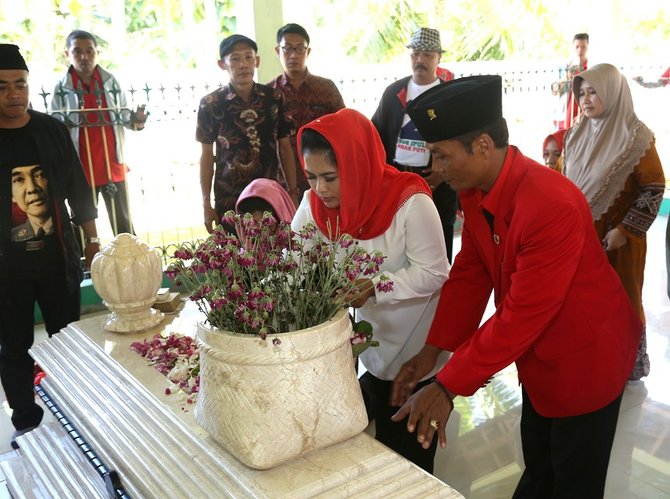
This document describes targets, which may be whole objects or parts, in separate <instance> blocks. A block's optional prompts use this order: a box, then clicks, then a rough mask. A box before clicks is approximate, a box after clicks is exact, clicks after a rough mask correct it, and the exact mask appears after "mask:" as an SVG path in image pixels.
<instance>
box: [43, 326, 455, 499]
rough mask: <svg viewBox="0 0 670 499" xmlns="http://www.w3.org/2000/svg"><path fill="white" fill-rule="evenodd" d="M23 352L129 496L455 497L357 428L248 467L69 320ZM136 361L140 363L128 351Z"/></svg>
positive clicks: (448, 490)
mask: <svg viewBox="0 0 670 499" xmlns="http://www.w3.org/2000/svg"><path fill="white" fill-rule="evenodd" d="M128 343H129V342H128ZM31 354H32V356H33V358H35V360H36V361H37V362H38V363H39V364H40V366H41V367H42V369H44V371H45V372H46V373H47V376H46V378H45V379H44V380H43V381H42V387H43V388H44V390H45V391H46V392H48V394H49V395H50V396H51V398H52V399H53V400H54V401H55V402H56V403H57V404H58V406H59V408H60V409H61V411H62V412H63V413H64V414H65V415H66V416H67V418H68V420H69V421H70V422H71V423H72V425H73V426H74V428H76V430H77V431H78V432H79V434H81V436H82V437H83V438H84V439H85V440H86V441H87V442H88V444H89V445H90V446H91V448H92V449H94V451H95V452H96V453H97V454H98V456H99V457H100V459H101V460H102V461H103V462H104V463H105V465H106V466H107V467H108V468H109V469H112V470H115V471H116V472H117V473H118V474H119V476H120V479H121V484H122V486H123V487H124V488H125V490H126V492H127V493H128V495H129V496H130V497H132V498H145V497H146V498H154V497H155V498H164V497H170V498H188V499H191V498H194V497H216V498H223V497H244V498H254V497H259V498H260V497H291V498H296V499H297V498H303V497H304V498H308V497H310V498H311V497H324V498H326V497H328V498H330V497H332V498H338V499H339V498H342V497H366V498H375V497H380V498H381V497H384V498H386V497H391V496H397V497H418V498H420V497H426V498H429V497H430V498H433V497H447V498H462V496H461V495H460V494H459V493H458V492H456V491H455V490H453V489H451V488H450V487H448V486H447V485H445V484H444V483H442V482H440V481H439V480H437V479H435V478H434V477H432V476H431V475H429V474H427V473H425V472H424V471H423V470H421V469H419V468H417V467H416V466H414V465H413V464H412V463H410V462H409V461H407V460H405V459H403V458H402V457H400V456H398V455H397V454H395V453H393V452H391V451H390V450H388V449H386V448H385V447H384V446H382V445H381V444H379V443H378V442H376V441H375V440H374V439H372V438H371V437H369V436H368V435H366V434H361V435H358V436H356V437H354V438H352V439H349V440H347V441H345V442H342V443H340V444H336V445H334V446H332V447H329V448H327V449H324V450H322V451H315V452H313V453H309V454H306V455H305V456H302V457H300V458H298V459H295V460H293V461H290V462H289V463H286V464H284V465H281V466H278V467H277V468H274V469H271V470H266V471H258V470H252V469H250V468H247V467H246V466H244V465H243V464H241V463H240V462H239V461H237V460H236V459H235V458H233V457H232V456H230V455H229V454H228V453H227V452H226V451H225V450H224V449H223V448H222V447H221V446H220V445H219V444H218V443H217V442H215V441H214V440H213V439H211V438H210V437H209V436H207V435H206V434H205V433H204V431H202V429H201V428H199V427H198V426H197V424H195V421H194V420H193V417H192V415H191V413H188V414H184V413H181V414H179V413H178V412H177V414H179V416H180V417H177V415H176V414H175V412H176V411H175V408H174V407H172V409H171V408H170V407H169V405H170V404H169V403H164V402H163V401H161V400H159V399H158V398H157V397H156V396H154V395H153V394H152V393H151V392H150V391H149V390H147V389H146V388H145V387H144V386H143V384H142V383H140V382H139V381H138V380H137V379H136V378H135V377H134V376H133V375H132V374H131V373H130V372H129V371H128V370H126V369H125V368H124V367H123V366H121V365H120V364H119V363H118V362H117V361H116V360H114V359H113V358H112V357H111V356H110V355H108V354H107V353H106V352H105V351H104V350H103V349H102V348H101V347H100V346H98V345H97V344H96V343H94V342H93V341H92V340H91V339H90V338H89V336H88V335H87V334H86V333H85V332H84V331H83V330H82V329H80V328H79V327H78V325H77V324H76V323H75V324H72V325H70V326H68V327H67V328H65V329H63V330H62V331H61V332H60V333H59V334H57V335H54V336H53V337H52V338H50V339H48V340H46V341H43V342H41V343H40V344H38V345H36V346H35V347H34V348H33V349H31ZM132 362H135V359H134V358H133V360H132ZM136 362H137V364H143V363H144V362H145V361H144V360H143V359H141V358H140V357H139V356H137V359H136ZM143 367H144V366H143ZM130 368H134V367H130ZM149 371H151V373H152V374H155V375H156V376H158V377H159V378H161V376H160V375H158V374H157V373H155V372H154V371H153V370H152V369H149ZM145 381H146V380H145ZM154 388H155V386H154Z"/></svg>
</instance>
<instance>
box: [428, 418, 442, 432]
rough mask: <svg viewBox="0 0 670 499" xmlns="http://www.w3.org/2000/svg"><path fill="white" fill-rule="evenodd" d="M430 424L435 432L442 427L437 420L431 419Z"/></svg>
mask: <svg viewBox="0 0 670 499" xmlns="http://www.w3.org/2000/svg"><path fill="white" fill-rule="evenodd" d="M429 424H430V426H431V427H432V428H433V429H434V430H437V429H438V428H439V427H440V423H438V422H437V419H431V420H430V423H429Z"/></svg>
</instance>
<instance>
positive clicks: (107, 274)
mask: <svg viewBox="0 0 670 499" xmlns="http://www.w3.org/2000/svg"><path fill="white" fill-rule="evenodd" d="M91 280H92V281H93V287H95V290H96V291H97V293H98V294H99V295H100V297H101V298H102V299H103V303H104V304H105V305H106V306H107V308H109V309H110V310H111V311H112V313H111V314H110V315H109V316H108V317H107V320H106V321H105V325H104V328H105V329H106V330H107V331H113V332H116V333H134V332H138V331H143V330H145V329H149V328H152V327H154V326H156V325H157V324H158V323H159V322H160V321H161V320H162V319H163V313H162V312H160V311H158V310H156V309H154V308H151V306H152V305H153V304H154V302H155V301H156V292H157V291H158V290H159V289H160V285H161V282H162V280H163V267H162V263H161V258H160V256H159V255H158V252H157V251H156V250H155V249H154V248H151V247H149V245H148V244H146V243H144V242H142V241H140V240H139V239H138V238H137V236H133V235H132V234H126V233H123V234H119V235H117V236H116V237H115V238H114V239H113V240H112V242H111V243H109V244H108V245H107V246H105V247H104V248H102V249H101V250H100V252H98V254H97V255H95V257H94V258H93V262H91Z"/></svg>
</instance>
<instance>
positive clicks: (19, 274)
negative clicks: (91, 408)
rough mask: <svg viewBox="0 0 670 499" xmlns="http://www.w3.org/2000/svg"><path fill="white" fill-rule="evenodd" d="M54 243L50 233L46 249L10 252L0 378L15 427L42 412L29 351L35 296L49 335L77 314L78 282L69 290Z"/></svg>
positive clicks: (0, 311) (1, 317)
mask: <svg viewBox="0 0 670 499" xmlns="http://www.w3.org/2000/svg"><path fill="white" fill-rule="evenodd" d="M58 244H59V243H58V240H57V238H56V237H54V236H52V237H50V238H49V243H48V245H47V247H46V248H44V249H41V250H38V251H25V250H21V251H17V250H12V252H11V257H10V262H11V263H10V275H9V283H8V285H9V289H10V293H11V300H12V301H11V303H10V304H9V305H8V306H0V380H1V381H2V387H3V389H4V391H5V396H6V397H7V402H8V404H9V406H10V407H11V408H12V410H13V412H12V424H13V425H14V427H15V428H16V429H17V430H22V429H24V428H29V427H31V426H37V425H38V424H39V423H40V421H41V420H42V413H43V411H42V408H41V407H40V406H38V405H37V404H36V403H35V397H34V394H33V365H34V361H33V359H32V358H31V357H30V354H29V353H28V349H29V348H31V347H32V345H33V341H34V332H35V312H34V310H35V302H37V303H38V304H39V306H40V310H41V311H42V316H43V317H44V324H45V327H46V330H47V333H48V335H49V336H52V335H53V334H54V333H57V332H58V331H60V330H61V328H63V327H65V326H66V325H67V324H69V323H70V322H72V321H75V320H78V319H79V311H80V295H81V291H80V288H79V286H76V287H75V288H76V289H75V290H73V291H70V292H68V290H67V287H66V284H65V272H64V268H65V264H64V263H63V257H62V256H61V253H60V249H59V248H58V247H57V245H58Z"/></svg>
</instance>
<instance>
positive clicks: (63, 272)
mask: <svg viewBox="0 0 670 499" xmlns="http://www.w3.org/2000/svg"><path fill="white" fill-rule="evenodd" d="M28 107H29V92H28V67H27V65H26V62H25V60H24V59H23V57H22V56H21V54H20V53H19V49H18V47H17V46H16V45H10V44H0V203H1V204H2V207H1V208H0V379H1V380H2V386H3V389H4V390H5V395H6V397H7V402H8V403H9V406H10V407H11V408H12V411H13V412H12V424H13V425H14V427H15V429H16V431H15V432H14V435H13V436H12V441H11V444H12V447H14V448H17V447H18V445H17V443H16V438H17V437H18V436H20V435H23V434H24V433H26V432H28V431H30V430H32V429H34V428H35V427H36V426H37V425H39V424H40V422H41V420H42V415H43V410H42V408H41V407H40V406H39V405H37V404H36V403H35V398H34V394H33V389H32V388H33V366H34V362H33V360H32V359H31V357H30V354H29V353H28V350H29V349H30V347H31V346H32V344H33V339H34V324H35V320H34V308H35V302H37V303H38V304H39V306H40V309H41V311H42V315H43V317H44V323H45V326H46V330H47V333H48V334H49V336H51V335H53V334H54V333H57V332H58V331H60V329H61V328H63V327H65V326H66V325H67V324H69V323H70V322H72V321H76V320H78V319H79V310H80V288H79V285H80V282H81V279H82V272H81V266H80V258H81V256H80V252H79V249H78V245H77V242H76V239H75V234H74V231H73V228H72V223H74V224H76V225H79V226H80V227H81V228H82V229H83V230H84V234H85V236H86V247H85V255H86V264H87V266H89V265H90V262H91V259H92V258H93V255H95V253H96V252H97V251H98V250H99V249H100V241H99V240H98V237H97V231H96V226H95V218H96V217H97V210H96V208H95V205H94V204H93V199H92V198H91V193H90V188H89V186H88V183H87V181H86V177H85V176H84V173H83V171H82V168H81V164H80V162H79V158H78V156H77V152H76V150H75V149H74V146H73V144H72V140H71V139H70V135H69V133H68V130H67V128H66V127H65V125H63V124H62V123H60V122H59V121H58V120H56V119H55V118H51V117H49V116H46V115H44V114H42V113H38V112H35V111H32V110H29V109H28ZM65 201H67V204H68V206H69V208H70V209H71V210H72V214H73V216H72V218H71V216H70V212H69V211H68V208H67V207H66V205H65ZM71 222H72V223H71Z"/></svg>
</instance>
